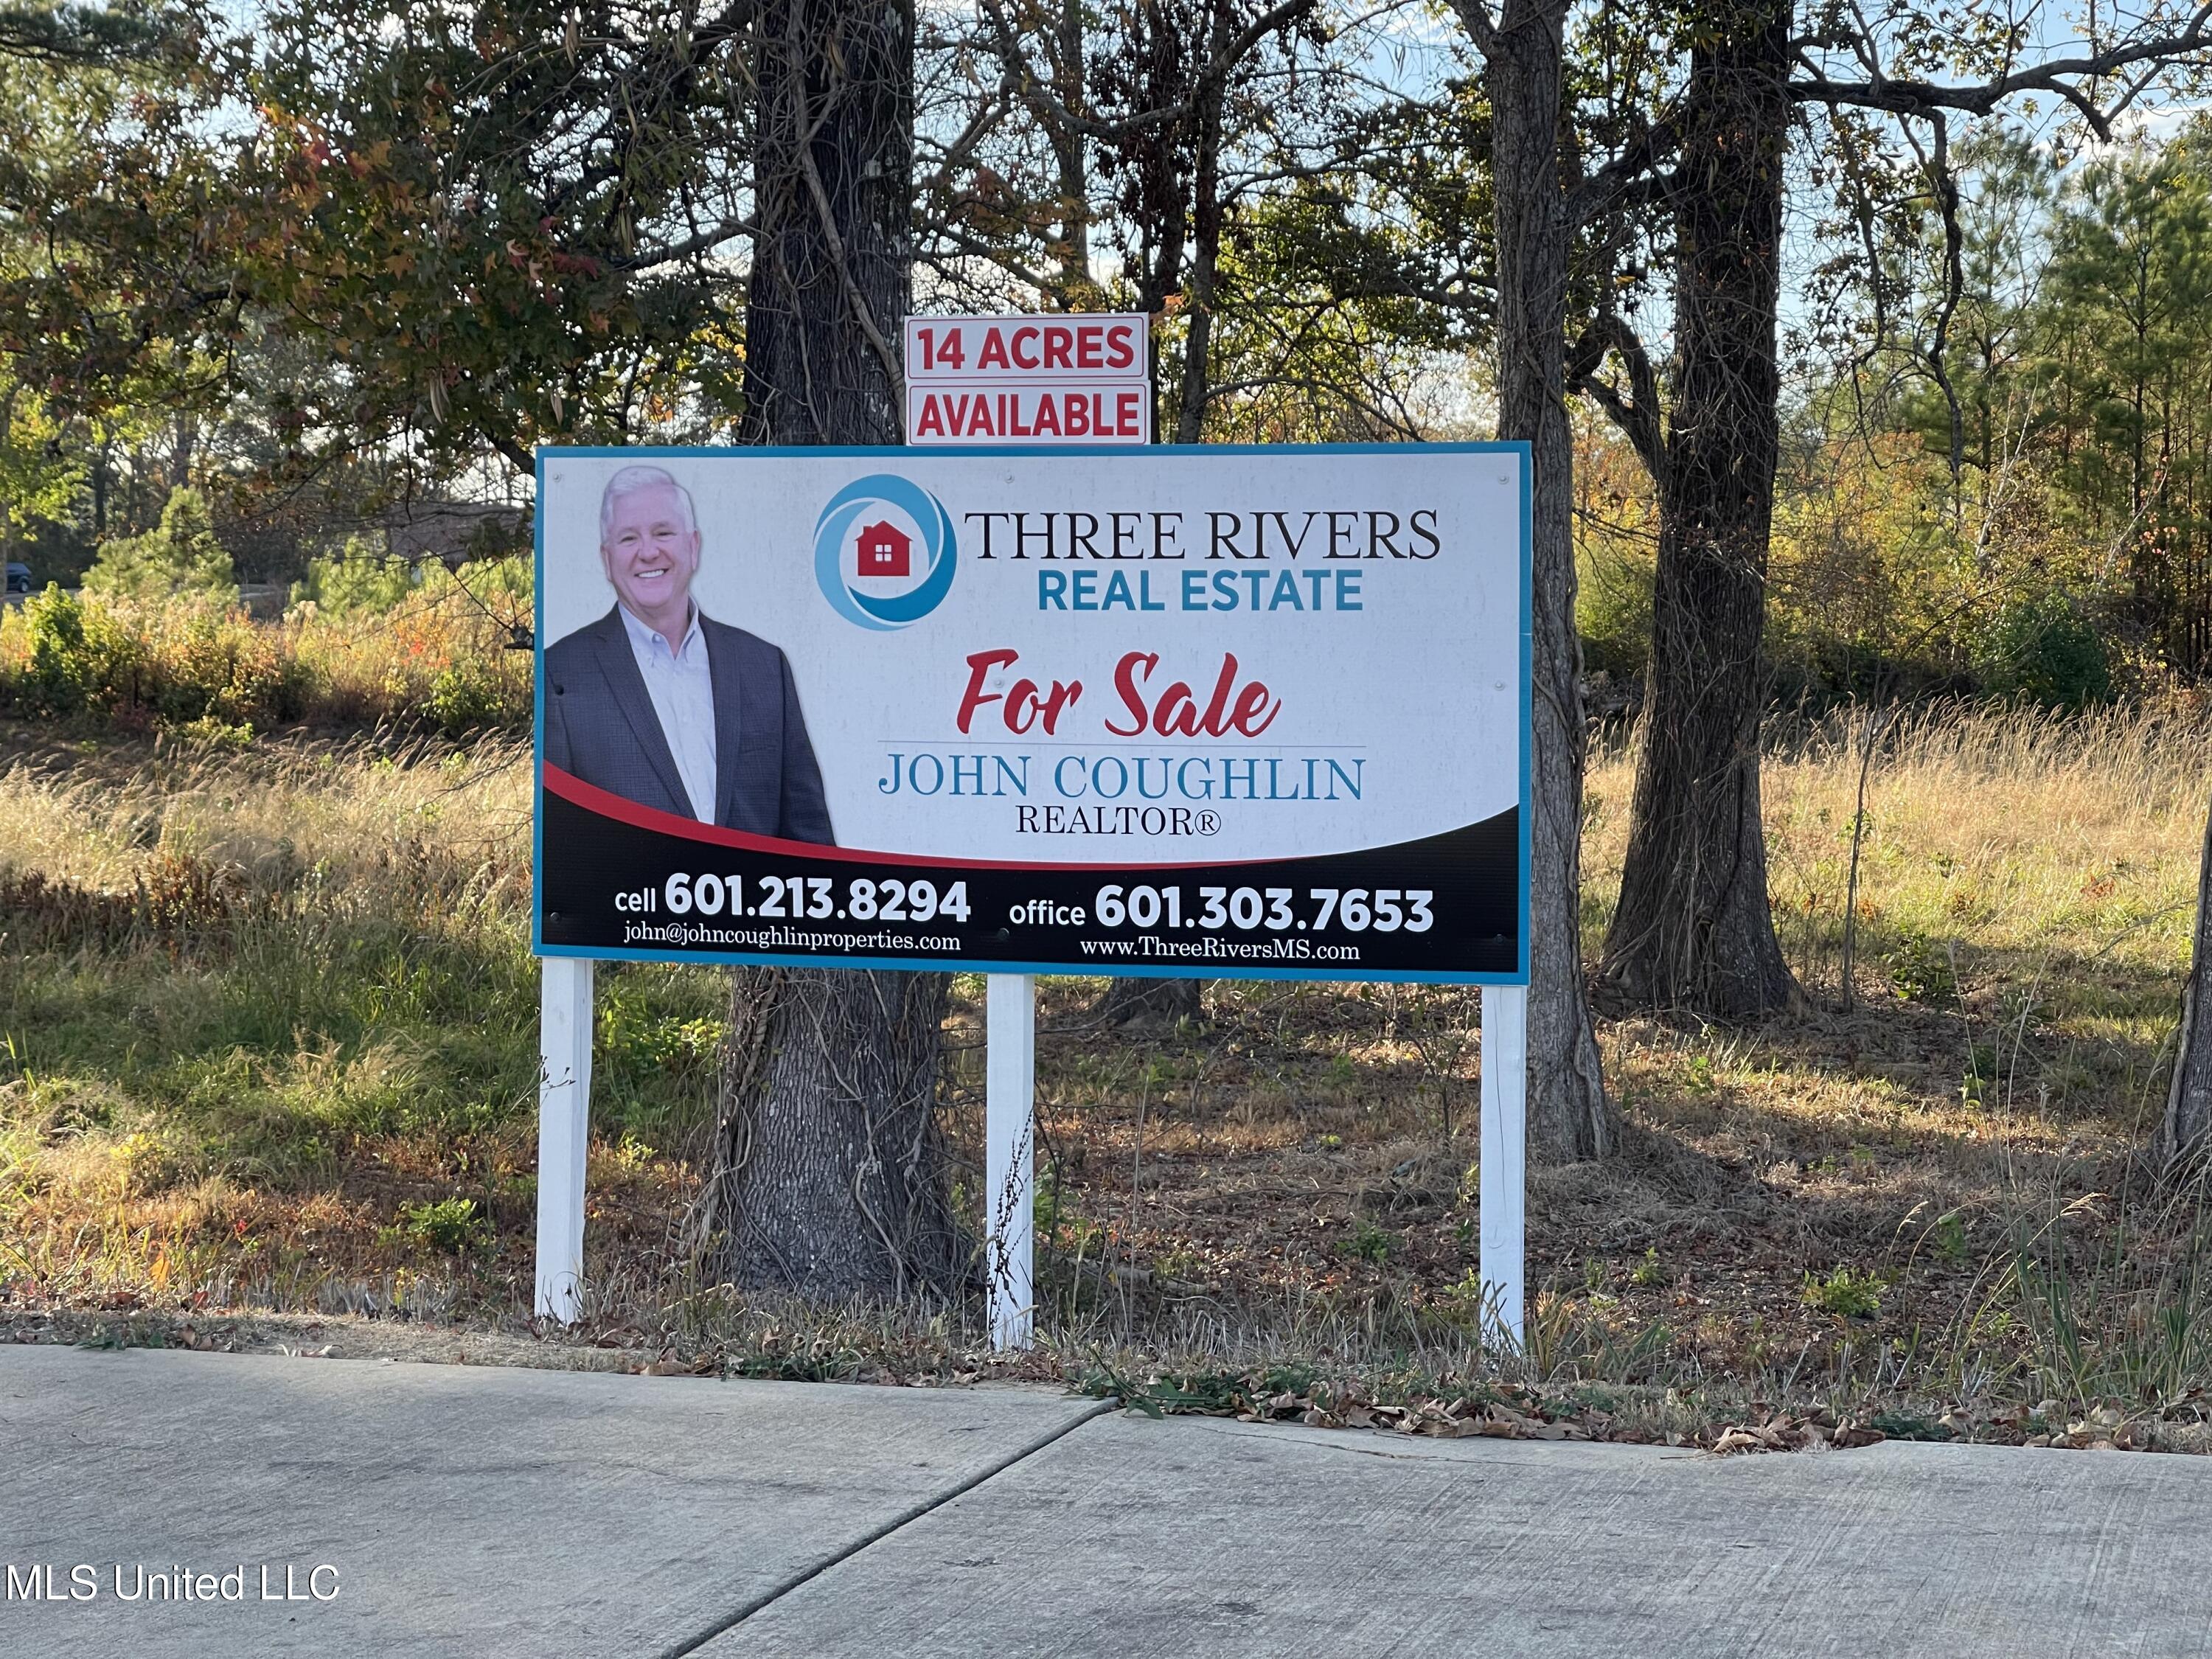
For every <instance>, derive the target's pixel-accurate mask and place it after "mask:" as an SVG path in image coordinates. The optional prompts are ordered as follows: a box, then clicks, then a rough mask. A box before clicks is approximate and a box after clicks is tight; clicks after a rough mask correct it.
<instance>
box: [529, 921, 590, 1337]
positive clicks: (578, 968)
mask: <svg viewBox="0 0 2212 1659" xmlns="http://www.w3.org/2000/svg"><path fill="white" fill-rule="evenodd" d="M538 973H539V975H540V978H539V981H538V1314H539V1315H540V1316H542V1317H544V1318H547V1319H557V1320H559V1321H560V1322H562V1324H564V1325H566V1324H569V1323H571V1322H574V1319H575V1317H576V1290H577V1286H578V1285H579V1284H580V1282H581V1280H582V1279H583V1276H584V1158H585V1153H586V1150H587V1149H588V1148H589V1146H590V1144H591V1126H592V963H591V962H590V960H589V959H588V958H586V957H541V958H539V960H538Z"/></svg>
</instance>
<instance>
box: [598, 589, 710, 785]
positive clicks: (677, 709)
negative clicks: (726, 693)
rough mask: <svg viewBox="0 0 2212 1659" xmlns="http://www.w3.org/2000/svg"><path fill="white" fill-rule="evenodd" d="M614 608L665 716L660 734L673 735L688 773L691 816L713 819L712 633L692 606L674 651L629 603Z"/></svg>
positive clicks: (682, 771)
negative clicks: (704, 628)
mask: <svg viewBox="0 0 2212 1659" xmlns="http://www.w3.org/2000/svg"><path fill="white" fill-rule="evenodd" d="M615 608H616V609H617V611H621V612H622V619H623V630H624V631H625V632H626V633H628V634H629V648H630V654H631V655H633V656H635V658H636V659H637V671H638V672H639V673H640V674H641V675H643V676H644V677H645V690H646V695H647V696H649V697H651V698H652V699H653V713H654V714H657V715H659V717H660V735H661V736H662V737H664V738H667V739H668V752H669V753H670V754H671V755H673V756H674V757H676V770H677V771H678V774H679V775H681V776H682V777H683V779H684V793H685V794H687V795H689V796H690V798H691V816H692V817H695V818H696V819H698V820H699V822H700V823H713V822H714V678H713V676H712V673H711V671H709V669H708V665H707V636H706V635H705V633H704V632H702V630H701V629H700V627H699V607H698V606H697V605H693V606H692V607H691V611H690V626H689V627H688V628H687V629H685V630H684V642H683V643H682V644H681V645H679V646H678V647H677V648H676V649H675V650H673V651H671V650H670V649H669V648H668V641H666V640H665V639H663V638H662V637H661V636H660V635H658V634H656V633H654V632H653V629H650V628H647V626H646V625H645V624H644V623H641V622H640V621H639V620H638V619H637V618H636V617H633V616H631V615H630V614H629V607H628V606H626V605H617V606H616V607H615Z"/></svg>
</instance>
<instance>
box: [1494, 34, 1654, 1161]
mask: <svg viewBox="0 0 2212 1659" xmlns="http://www.w3.org/2000/svg"><path fill="white" fill-rule="evenodd" d="M1565 26H1566V6H1565V0H1506V4H1505V7H1504V12H1503V14H1502V15H1501V16H1500V18H1499V21H1498V27H1497V29H1496V32H1495V34H1494V36H1493V37H1492V39H1491V40H1488V41H1486V42H1482V44H1483V46H1484V54H1485V56H1486V58H1487V60H1488V64H1489V88H1490V106H1491V111H1492V146H1493V149H1492V167H1493V174H1492V177H1493V181H1494V182H1493V189H1494V190H1495V192H1496V198H1497V207H1496V213H1497V234H1498V436H1499V437H1500V438H1505V439H1515V438H1519V439H1526V440H1527V441H1528V444H1529V446H1530V449H1531V452H1532V460H1533V464H1534V477H1533V478H1532V480H1531V484H1532V495H1533V506H1534V514H1535V518H1534V527H1533V533H1534V565H1535V575H1534V586H1535V593H1534V611H1535V639H1534V648H1533V650H1532V652H1531V659H1532V665H1533V668H1534V675H1535V696H1534V703H1535V731H1534V755H1533V763H1532V767H1531V776H1530V792H1531V807H1532V810H1533V813H1534V822H1533V823H1532V824H1531V826H1530V842H1531V848H1532V857H1531V863H1532V869H1531V872H1530V879H1531V890H1530V894H1529V910H1530V915H1529V945H1528V963H1529V973H1530V980H1529V986H1528V1150H1529V1152H1530V1153H1531V1154H1532V1155H1533V1156H1534V1157H1535V1158H1539V1159H1541V1160H1545V1161H1549V1162H1564V1161H1567V1160H1571V1159H1575V1158H1601V1157H1604V1156H1606V1155H1607V1154H1608V1153H1610V1152H1613V1150H1615V1148H1616V1147H1617V1146H1618V1145H1619V1143H1620V1117H1619V1115H1618V1113H1617V1112H1616V1111H1615V1110H1614V1109H1613V1104H1612V1103H1611V1102H1610V1101H1608V1100H1607V1098H1606V1094H1605V1085H1604V1079H1603V1078H1602V1075H1601V1072H1600V1069H1599V1063H1598V1052H1597V1040H1596V1036H1595V1033H1594V1032H1593V1030H1592V1029H1591V1024H1590V1013H1589V998H1588V995H1587V993H1586V991H1585V988H1584V986H1583V964H1582V805H1583V745H1584V731H1583V708H1582V643H1581V640H1580V638H1579V636H1578V635H1577V634H1576V632H1575V551H1574V541H1573V533H1572V523H1571V513H1572V510H1573V504H1574V487H1573V486H1574V441H1573V435H1572V433H1571V429H1570V428H1569V427H1568V424H1567V404H1566V335H1565V331H1566V305H1567V249H1568V240H1567V221H1566V204H1565V199H1564V197H1563V196H1562V193H1561V188H1560V184H1561V176H1560V164H1559V118H1560V109H1561V100H1562V88H1563V68H1562V62H1561V52H1562V42H1563V40H1564V36H1565ZM1478 38H1479V39H1480V37H1478Z"/></svg>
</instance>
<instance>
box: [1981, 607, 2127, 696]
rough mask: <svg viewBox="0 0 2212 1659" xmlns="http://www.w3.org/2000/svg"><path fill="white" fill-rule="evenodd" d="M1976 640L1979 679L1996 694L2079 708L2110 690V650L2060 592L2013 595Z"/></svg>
mask: <svg viewBox="0 0 2212 1659" xmlns="http://www.w3.org/2000/svg"><path fill="white" fill-rule="evenodd" d="M1976 646H1977V648H1976V651H1975V653H1974V654H1975V667H1976V668H1977V669H1978V671H1979V673H1980V676H1981V679H1982V683H1983V684H1984V686H1985V687H1986V688H1987V689H1988V690H1991V691H1994V692H1996V694H1997V695H1998V696H2006V697H2015V698H2018V699H2020V700H2021V701H2023V702H2033V703H2039V704H2040V705H2042V706H2043V707H2045V708H2086V707H2087V706H2088V705H2089V704H2090V703H2093V702H2103V701H2104V700H2105V699H2106V697H2107V696H2111V695H2112V653H2110V651H2109V650H2107V649H2106V645H2105V641H2104V639H2103V637H2102V636H2101V635H2099V633H2098V632H2097V629H2096V628H2095V627H2094V626H2093V624H2092V623H2090V621H2089V619H2088V618H2087V617H2086V616H2084V615H2083V614H2082V611H2081V606H2080V605H2077V604H2075V602H2074V601H2072V600H2071V599H2069V598H2068V596H2067V595H2065V594H2063V593H2060V592H2046V593H2039V594H2034V595H2032V596H2030V597H2027V598H2024V599H2015V600H2014V601H2012V602H2011V603H2010V604H2008V605H2005V606H2004V607H2003V608H2002V610H2000V611H1998V612H1997V614H1996V617H1995V618H1994V619H1993V620H1992V621H1991V623H1990V627H1989V629H1988V630H1987V632H1985V633H1984V635H1982V637H1981V639H1980V640H1978V641H1977V642H1976Z"/></svg>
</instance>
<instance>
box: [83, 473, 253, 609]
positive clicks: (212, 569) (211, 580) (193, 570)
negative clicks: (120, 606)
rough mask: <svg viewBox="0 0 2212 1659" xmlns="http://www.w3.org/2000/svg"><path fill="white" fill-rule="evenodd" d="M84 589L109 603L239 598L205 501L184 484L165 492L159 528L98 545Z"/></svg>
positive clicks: (235, 575) (230, 566)
mask: <svg viewBox="0 0 2212 1659" xmlns="http://www.w3.org/2000/svg"><path fill="white" fill-rule="evenodd" d="M84 586H85V590H86V591H87V592H92V593H99V594H103V595H106V596H107V597H109V598H112V599H148V600H160V599H171V598H173V597H175V596H176V595H178V594H182V593H196V594H201V595H204V596H206V597H208V598H211V599H225V600H228V599H236V598H237V595H238V573H237V571H236V570H235V569H234V568H232V565H231V562H230V555H229V553H228V551H227V550H225V549H224V547H223V545H222V543H221V542H219V541H217V540H216V536H215V522H214V520H212V519H211V518H210V516H209V514H208V506H207V498H206V497H205V496H204V495H201V494H200V492H199V491H198V490H197V489H185V488H184V487H182V486H179V488H177V489H173V490H171V491H170V492H169V500H168V504H167V506H166V507H163V508H162V509H161V528H159V529H158V530H150V531H148V532H146V533H145V534H144V535H143V536H130V537H125V538H120V539H118V540H115V541H111V542H106V543H103V544H101V545H100V556H99V557H97V558H96V559H94V561H93V564H92V568H91V569H90V570H88V571H87V572H86V573H85V577H84Z"/></svg>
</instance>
